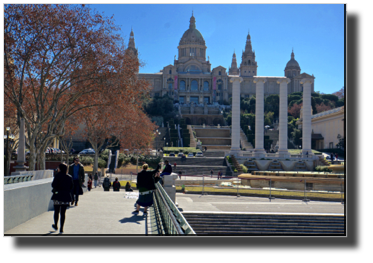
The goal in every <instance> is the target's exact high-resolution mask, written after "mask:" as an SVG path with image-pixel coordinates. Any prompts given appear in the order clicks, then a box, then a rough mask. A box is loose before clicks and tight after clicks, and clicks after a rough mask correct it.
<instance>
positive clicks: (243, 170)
mask: <svg viewBox="0 0 373 263" xmlns="http://www.w3.org/2000/svg"><path fill="white" fill-rule="evenodd" d="M240 166H241V168H242V172H244V173H247V167H246V166H245V165H243V164H240Z"/></svg>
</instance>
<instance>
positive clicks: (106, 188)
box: [102, 176, 111, 191]
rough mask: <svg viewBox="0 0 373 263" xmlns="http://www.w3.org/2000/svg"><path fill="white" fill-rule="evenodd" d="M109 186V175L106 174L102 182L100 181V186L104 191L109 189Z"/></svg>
mask: <svg viewBox="0 0 373 263" xmlns="http://www.w3.org/2000/svg"><path fill="white" fill-rule="evenodd" d="M110 186H111V183H110V179H109V177H107V176H106V177H105V179H104V181H103V183H102V187H103V188H104V191H109V190H110Z"/></svg>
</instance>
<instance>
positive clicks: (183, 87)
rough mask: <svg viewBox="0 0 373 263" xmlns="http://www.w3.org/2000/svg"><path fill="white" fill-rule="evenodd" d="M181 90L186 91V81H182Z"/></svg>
mask: <svg viewBox="0 0 373 263" xmlns="http://www.w3.org/2000/svg"><path fill="white" fill-rule="evenodd" d="M179 89H180V90H185V81H184V80H182V81H180V86H179Z"/></svg>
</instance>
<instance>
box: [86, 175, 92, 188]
mask: <svg viewBox="0 0 373 263" xmlns="http://www.w3.org/2000/svg"><path fill="white" fill-rule="evenodd" d="M87 188H88V191H91V189H92V179H91V177H89V178H88V183H87Z"/></svg>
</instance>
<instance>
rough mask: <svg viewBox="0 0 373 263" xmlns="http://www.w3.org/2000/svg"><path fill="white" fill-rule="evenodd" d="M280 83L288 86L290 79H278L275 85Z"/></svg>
mask: <svg viewBox="0 0 373 263" xmlns="http://www.w3.org/2000/svg"><path fill="white" fill-rule="evenodd" d="M281 83H286V84H289V83H290V79H288V78H280V79H278V80H277V84H281Z"/></svg>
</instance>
